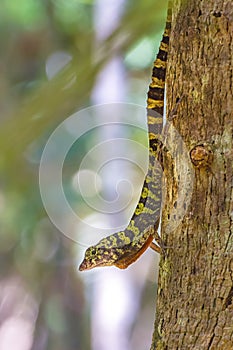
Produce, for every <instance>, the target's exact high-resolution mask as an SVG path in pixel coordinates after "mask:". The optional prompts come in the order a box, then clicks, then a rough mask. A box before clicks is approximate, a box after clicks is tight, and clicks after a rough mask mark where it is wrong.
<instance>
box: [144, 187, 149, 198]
mask: <svg viewBox="0 0 233 350" xmlns="http://www.w3.org/2000/svg"><path fill="white" fill-rule="evenodd" d="M148 192H149V190H148V188H147V187H144V188H143V190H142V198H147V197H148Z"/></svg>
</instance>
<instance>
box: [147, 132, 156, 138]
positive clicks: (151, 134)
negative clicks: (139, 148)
mask: <svg viewBox="0 0 233 350" xmlns="http://www.w3.org/2000/svg"><path fill="white" fill-rule="evenodd" d="M157 138H158V135H157V134H154V133H153V132H149V140H155V139H157Z"/></svg>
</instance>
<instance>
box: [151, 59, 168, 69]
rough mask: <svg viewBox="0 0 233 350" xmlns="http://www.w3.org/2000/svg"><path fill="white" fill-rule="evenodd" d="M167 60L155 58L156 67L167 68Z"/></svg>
mask: <svg viewBox="0 0 233 350" xmlns="http://www.w3.org/2000/svg"><path fill="white" fill-rule="evenodd" d="M166 65H167V62H166V61H162V60H160V59H159V58H157V60H155V63H154V67H156V68H166Z"/></svg>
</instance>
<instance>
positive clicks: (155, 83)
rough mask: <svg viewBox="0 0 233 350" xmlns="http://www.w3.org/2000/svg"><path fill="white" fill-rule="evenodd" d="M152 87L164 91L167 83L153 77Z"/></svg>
mask: <svg viewBox="0 0 233 350" xmlns="http://www.w3.org/2000/svg"><path fill="white" fill-rule="evenodd" d="M150 87H151V88H156V87H157V88H161V89H164V87H165V81H164V80H161V79H159V78H157V77H153V76H152V82H151V83H150Z"/></svg>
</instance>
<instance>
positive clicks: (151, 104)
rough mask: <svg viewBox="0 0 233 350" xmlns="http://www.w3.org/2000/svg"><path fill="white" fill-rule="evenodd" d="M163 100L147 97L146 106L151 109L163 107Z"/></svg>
mask: <svg viewBox="0 0 233 350" xmlns="http://www.w3.org/2000/svg"><path fill="white" fill-rule="evenodd" d="M163 105H164V101H163V100H153V99H152V98H148V99H147V108H149V109H152V108H156V107H163Z"/></svg>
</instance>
